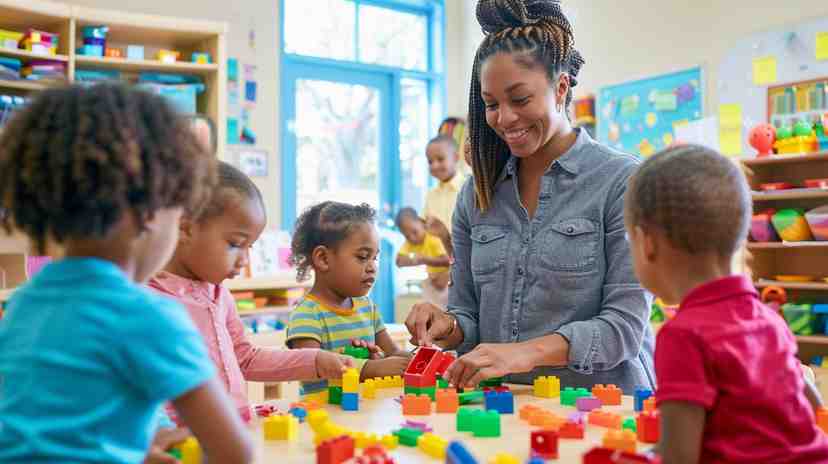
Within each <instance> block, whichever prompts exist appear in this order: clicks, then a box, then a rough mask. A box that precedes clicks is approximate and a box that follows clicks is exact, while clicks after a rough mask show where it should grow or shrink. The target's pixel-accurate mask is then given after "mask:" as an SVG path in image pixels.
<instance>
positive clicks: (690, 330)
mask: <svg viewBox="0 0 828 464" xmlns="http://www.w3.org/2000/svg"><path fill="white" fill-rule="evenodd" d="M751 212H752V206H751V198H750V189H749V188H748V186H747V183H746V182H745V179H744V176H743V174H742V172H741V171H740V170H739V167H738V166H737V165H736V163H734V162H732V161H730V160H728V159H727V158H725V157H723V156H722V155H719V154H718V153H716V152H715V151H712V150H709V149H707V148H704V147H701V146H696V145H685V146H680V147H674V148H670V149H667V150H665V151H663V152H661V153H658V154H656V155H654V156H653V157H651V158H649V159H648V160H647V161H645V162H644V163H643V164H642V165H641V167H640V168H639V170H638V171H637V173H636V174H635V175H634V176H633V177H632V179H631V180H630V184H629V186H628V188H627V193H626V198H625V214H624V218H625V221H626V226H627V233H628V237H629V242H630V248H631V251H632V257H633V265H634V267H635V271H636V274H637V275H638V277H639V279H640V280H641V284H642V285H643V286H644V287H646V288H647V289H649V290H650V291H652V292H653V293H655V294H656V295H657V296H659V297H661V298H662V299H663V300H664V301H665V302H666V303H668V304H674V303H680V305H679V309H678V312H677V314H676V316H675V317H674V318H673V319H672V320H670V321H669V322H667V323H666V324H665V325H664V327H662V328H661V330H660V331H659V333H658V339H657V341H656V351H655V367H656V380H657V383H658V389H657V391H656V403H657V404H658V408H659V411H660V413H661V440H660V442H659V445H658V447H657V452H659V453H660V454H661V455H662V458H663V461H664V463H665V464H666V463H670V464H673V463H694V464H695V463H698V462H703V463H763V464H770V463H809V464H814V463H826V462H828V440H826V437H825V435H824V433H823V432H822V431H821V430H820V429H819V428H817V426H816V424H815V420H814V408H816V407H817V406H819V405H820V404H821V399H820V398H819V394H818V393H817V391H816V389H815V388H814V386H813V385H812V384H811V383H810V382H807V381H806V380H805V379H804V378H803V374H802V371H801V370H800V367H799V365H800V364H799V361H797V359H796V348H797V347H796V342H795V340H794V338H793V336H792V335H791V332H790V330H789V329H788V327H787V326H786V325H785V322H784V321H783V320H782V318H781V317H780V316H779V315H778V314H777V313H776V312H774V311H773V310H772V309H770V308H768V307H767V306H765V305H763V304H762V303H761V302H760V301H759V297H758V295H757V293H756V289H755V288H754V286H753V284H752V282H751V281H750V279H749V278H747V277H746V276H744V275H738V274H734V271H733V268H732V263H733V255H734V254H735V253H736V252H737V251H738V249H739V248H740V247H741V246H742V245H743V243H744V240H745V238H746V237H747V228H748V224H749V221H750V216H751Z"/></svg>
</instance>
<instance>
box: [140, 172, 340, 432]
mask: <svg viewBox="0 0 828 464" xmlns="http://www.w3.org/2000/svg"><path fill="white" fill-rule="evenodd" d="M266 222H267V221H266V218H265V208H264V202H263V200H262V195H261V193H260V192H259V189H258V187H256V184H254V183H253V181H252V180H250V178H249V177H247V176H246V175H245V174H244V173H243V172H241V171H240V170H238V169H237V168H235V167H233V166H231V165H230V164H228V163H225V162H219V166H218V185H217V186H216V188H215V190H214V192H213V196H212V197H211V200H210V203H209V204H208V206H207V208H205V210H204V211H203V212H202V213H201V214H200V215H199V216H197V217H191V216H188V215H185V216H184V217H183V218H182V219H181V232H180V238H179V240H178V247H177V249H176V251H175V254H174V255H173V258H172V260H170V262H169V263H168V264H167V266H166V267H165V268H164V271H162V272H160V273H158V274H157V275H156V276H155V277H153V278H152V279H151V280H150V287H152V288H153V289H155V290H157V291H158V292H159V293H162V294H165V295H168V296H170V297H172V298H174V299H176V300H178V301H179V302H180V303H181V304H183V305H184V306H185V307H186V308H187V310H188V311H189V313H190V317H191V318H192V319H193V322H195V325H196V327H198V329H199V331H200V332H201V335H202V337H203V338H204V341H205V343H206V344H207V347H208V349H209V352H210V357H211V358H212V360H213V363H214V364H215V365H216V367H217V368H218V372H219V378H220V379H221V380H222V383H223V384H224V387H225V388H226V389H227V390H228V391H229V392H230V395H231V396H232V397H233V399H234V400H235V402H236V407H237V408H238V409H239V412H240V414H241V415H242V417H243V418H244V419H245V420H250V418H251V414H250V405H249V404H248V402H247V392H246V385H245V380H252V381H258V382H277V381H285V380H312V379H331V378H341V377H342V372H343V371H344V369H345V367H346V366H349V365H350V363H351V361H350V359H351V358H350V357H348V356H342V355H339V354H335V353H328V352H325V351H321V350H313V349H306V350H276V349H268V348H260V347H256V346H253V345H252V344H251V343H250V342H249V341H248V340H247V337H246V336H245V333H244V325H243V324H242V321H241V319H240V318H239V315H238V312H237V311H236V302H235V300H234V299H233V295H232V294H231V293H230V291H229V290H228V289H227V288H225V287H223V286H222V285H221V283H222V282H223V281H224V280H225V279H231V278H233V277H235V276H237V275H238V274H239V273H240V272H241V270H242V269H244V267H245V266H247V264H248V260H249V250H250V247H251V246H252V245H253V243H254V242H255V241H256V240H257V239H258V238H259V235H261V233H262V231H263V230H264V227H265V223H266Z"/></svg>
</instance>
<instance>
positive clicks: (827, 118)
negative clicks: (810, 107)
mask: <svg viewBox="0 0 828 464" xmlns="http://www.w3.org/2000/svg"><path fill="white" fill-rule="evenodd" d="M827 123H828V113H826V114H823V115H822V116H820V117H819V118H817V122H816V123H815V124H814V135H815V136H816V139H817V150H819V151H825V150H828V135H825V126H826V125H828V124H827Z"/></svg>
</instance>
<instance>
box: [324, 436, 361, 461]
mask: <svg viewBox="0 0 828 464" xmlns="http://www.w3.org/2000/svg"><path fill="white" fill-rule="evenodd" d="M352 457H354V439H353V438H351V437H349V436H348V435H342V436H339V437H336V438H332V439H330V440H325V441H323V442H322V443H320V444H319V446H317V447H316V464H340V463H342V462H345V461H347V460H348V459H351V458H352Z"/></svg>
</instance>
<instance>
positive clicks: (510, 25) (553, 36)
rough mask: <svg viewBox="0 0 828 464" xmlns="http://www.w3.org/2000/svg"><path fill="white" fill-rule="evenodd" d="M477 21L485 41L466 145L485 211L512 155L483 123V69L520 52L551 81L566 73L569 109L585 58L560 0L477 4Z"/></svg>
mask: <svg viewBox="0 0 828 464" xmlns="http://www.w3.org/2000/svg"><path fill="white" fill-rule="evenodd" d="M477 21H478V22H479V23H480V26H481V27H482V28H483V33H484V34H485V37H484V39H483V42H482V43H481V44H480V47H479V48H478V49H477V54H476V55H475V57H474V67H473V68H472V78H471V91H470V94H469V129H470V136H469V140H470V142H471V153H472V156H471V158H472V170H473V171H474V183H475V190H476V193H477V206H478V207H479V208H480V209H481V210H483V211H486V210H487V209H488V208H489V207H490V206H491V203H492V198H493V196H494V183H495V181H496V179H497V177H498V175H499V174H500V172H501V171H502V169H503V167H504V166H505V165H506V161H507V160H508V159H509V156H510V155H509V148H508V146H507V145H506V143H505V142H504V141H503V140H501V139H500V137H498V135H497V134H496V133H495V131H494V130H493V129H492V128H491V127H489V126H488V125H487V123H486V113H485V104H484V102H483V98H482V96H481V90H480V68H481V66H482V64H483V63H484V62H485V61H486V59H488V58H489V57H491V56H492V55H495V54H497V53H510V54H512V53H518V54H521V55H525V56H527V57H528V58H531V60H532V61H531V62H530V64H531V65H535V64H536V65H540V66H542V67H543V69H545V70H546V74H547V77H548V78H549V80H550V81H554V79H555V78H556V77H557V76H558V74H559V73H561V72H564V73H566V74H567V75H569V82H570V89H569V92H568V93H567V95H566V102H565V103H566V107H567V108H568V107H569V105H570V103H571V102H572V87H575V86H576V85H577V83H578V82H577V80H576V79H575V78H576V77H577V75H578V72H579V71H580V69H581V66H582V65H583V64H584V59H583V58H582V57H581V54H580V53H578V51H577V50H575V39H574V36H573V33H572V26H571V25H570V24H569V20H568V19H567V18H566V16H564V14H563V11H562V10H561V4H560V0H479V1H478V3H477ZM567 114H568V112H567Z"/></svg>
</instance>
